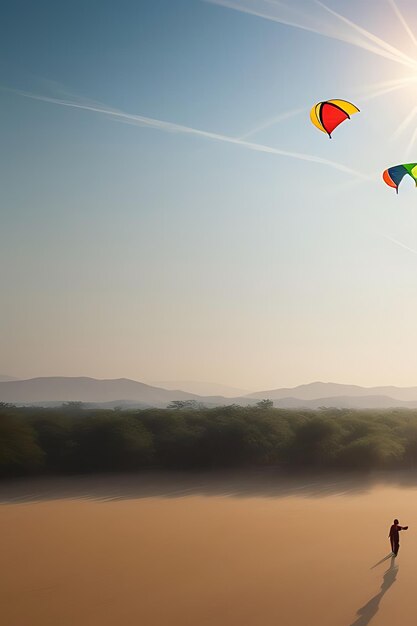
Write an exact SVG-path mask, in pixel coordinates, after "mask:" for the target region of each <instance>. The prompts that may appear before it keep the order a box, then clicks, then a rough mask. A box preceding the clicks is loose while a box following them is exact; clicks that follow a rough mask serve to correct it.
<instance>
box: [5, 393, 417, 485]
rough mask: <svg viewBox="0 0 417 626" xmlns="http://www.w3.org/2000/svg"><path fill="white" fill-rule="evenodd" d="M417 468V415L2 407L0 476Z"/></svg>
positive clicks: (267, 406) (265, 408) (187, 407)
mask: <svg viewBox="0 0 417 626" xmlns="http://www.w3.org/2000/svg"><path fill="white" fill-rule="evenodd" d="M416 465H417V411H415V410H407V409H395V410H394V409H392V410H363V411H359V410H347V409H346V410H345V409H331V408H328V409H325V408H323V409H320V410H317V411H311V410H285V409H275V408H273V407H272V402H271V401H269V400H264V401H261V402H258V404H257V405H255V406H247V407H240V406H235V405H231V406H223V407H216V408H204V407H202V406H200V405H195V404H193V403H187V402H185V403H182V402H174V403H172V405H171V406H170V408H167V409H143V410H121V409H114V410H104V409H100V410H97V409H88V408H83V406H82V404H80V403H67V404H66V405H63V406H62V407H59V408H39V407H15V406H13V405H8V404H0V477H9V476H18V475H33V474H38V473H44V474H45V473H46V474H59V473H90V472H106V471H139V470H142V469H145V468H164V469H177V470H178V469H181V470H201V469H204V470H207V469H220V468H231V467H234V468H237V467H260V466H276V467H277V468H282V469H283V470H293V469H295V468H297V469H300V470H304V469H305V470H330V469H331V470H335V469H340V470H352V469H358V470H369V469H373V468H385V469H387V468H411V467H415V466H416Z"/></svg>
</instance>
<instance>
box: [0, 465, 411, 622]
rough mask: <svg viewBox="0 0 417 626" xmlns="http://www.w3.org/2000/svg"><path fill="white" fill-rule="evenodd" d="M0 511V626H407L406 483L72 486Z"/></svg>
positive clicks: (176, 480) (99, 482)
mask: <svg viewBox="0 0 417 626" xmlns="http://www.w3.org/2000/svg"><path fill="white" fill-rule="evenodd" d="M0 502H1V505H0V537H1V539H0V541H1V574H0V577H1V580H0V583H1V584H0V605H1V614H2V623H3V624H5V625H7V626H113V625H114V626H116V625H117V626H119V625H123V626H295V625H297V626H351V625H352V626H366V625H367V624H369V623H372V626H385V625H388V624H389V625H390V626H392V625H393V624H396V625H399V626H411V625H412V626H415V624H416V623H417V595H416V594H417V591H416V590H417V558H416V557H417V485H416V484H414V482H413V481H411V483H410V484H405V483H403V482H402V481H401V480H399V481H398V484H396V483H395V482H392V483H389V484H385V483H384V481H382V482H378V483H375V484H374V483H373V482H372V481H369V482H366V483H364V482H362V481H361V480H358V479H355V480H353V481H350V480H344V481H340V480H336V481H334V480H333V481H332V480H329V479H326V480H324V479H323V480H322V481H317V480H309V481H308V480H307V481H306V480H302V479H301V478H298V479H297V478H295V479H294V480H292V481H291V482H290V483H285V484H284V483H283V482H280V481H276V480H275V479H267V480H266V479H264V478H262V477H259V476H258V477H255V479H253V478H250V477H240V478H236V477H235V478H227V479H224V478H221V477H217V478H215V479H212V478H208V477H192V478H185V477H174V476H170V477H168V478H164V477H158V476H144V477H139V478H135V477H124V476H121V477H110V476H109V477H100V478H82V477H80V478H74V479H71V480H68V479H65V480H61V481H60V480H43V481H37V482H32V483H28V482H24V481H17V482H14V483H9V484H3V485H0ZM394 516H398V517H399V518H400V523H401V522H402V523H404V524H406V523H408V524H409V525H410V529H409V530H408V531H407V532H404V533H403V534H402V536H401V548H400V553H399V556H398V558H397V559H396V560H395V563H394V561H393V560H391V559H390V558H388V559H387V560H385V561H384V562H382V563H380V564H379V565H376V567H373V566H374V565H375V564H376V563H378V562H379V561H380V560H381V559H383V558H384V557H385V556H387V554H388V553H389V544H388V539H387V534H388V528H389V525H390V523H391V520H392V518H393V517H394Z"/></svg>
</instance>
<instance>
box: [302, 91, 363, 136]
mask: <svg viewBox="0 0 417 626" xmlns="http://www.w3.org/2000/svg"><path fill="white" fill-rule="evenodd" d="M355 113H359V109H358V107H357V106H355V105H354V104H352V103H351V102H347V101H346V100H325V101H324V102H319V103H318V104H315V105H314V106H313V108H312V109H311V111H310V118H311V121H312V122H313V124H314V126H316V128H318V129H319V130H321V131H322V132H323V133H327V134H328V135H329V137H330V139H331V138H332V135H331V133H332V132H333V131H334V129H335V128H336V127H337V126H339V124H341V123H342V122H344V121H345V120H349V119H350V116H351V115H354V114H355Z"/></svg>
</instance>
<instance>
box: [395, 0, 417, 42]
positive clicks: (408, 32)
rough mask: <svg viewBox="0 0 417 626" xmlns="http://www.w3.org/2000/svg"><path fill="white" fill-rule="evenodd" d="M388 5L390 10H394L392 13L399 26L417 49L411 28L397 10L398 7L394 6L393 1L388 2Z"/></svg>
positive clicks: (416, 40)
mask: <svg viewBox="0 0 417 626" xmlns="http://www.w3.org/2000/svg"><path fill="white" fill-rule="evenodd" d="M388 2H389V4H390V5H391V6H392V8H393V9H394V12H395V14H396V16H397V17H398V19H399V21H400V22H401V24H402V25H403V27H404V29H405V31H406V33H407V34H408V35H409V37H410V39H411V41H412V42H413V44H414V45H415V46H416V47H417V39H416V37H415V35H414V33H413V31H412V30H411V28H410V27H409V25H408V24H407V22H406V20H405V18H404V16H403V14H402V13H401V11H400V9H399V8H398V6H397V5H396V4H395V1H394V0H388Z"/></svg>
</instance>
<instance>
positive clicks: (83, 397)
mask: <svg viewBox="0 0 417 626" xmlns="http://www.w3.org/2000/svg"><path fill="white" fill-rule="evenodd" d="M5 379H6V380H5ZM217 388H218V386H217ZM264 398H268V399H270V400H273V402H274V406H276V407H280V408H291V409H296V408H306V409H317V408H319V407H335V408H355V409H371V408H378V409H381V408H393V407H403V408H417V387H392V386H388V387H360V386H357V385H342V384H338V383H322V382H315V383H310V384H308V385H299V386H298V387H292V388H282V389H272V390H267V391H258V392H256V393H251V394H248V395H239V396H236V397H232V398H231V397H225V396H223V395H199V394H196V393H190V392H188V391H183V390H181V389H176V390H175V389H164V388H163V387H156V386H152V385H146V384H145V383H141V382H138V381H135V380H129V379H127V378H119V379H109V380H97V379H95V378H87V377H79V378H70V377H65V376H54V377H43V378H31V379H29V380H14V379H12V377H8V376H3V377H1V378H0V402H10V403H14V404H18V405H27V404H36V405H41V406H51V405H59V404H61V403H63V402H70V401H76V402H77V401H78V402H84V403H88V404H89V405H91V406H102V407H109V408H110V407H114V406H124V407H138V408H144V407H166V406H167V405H168V404H169V403H170V402H172V401H173V400H194V401H196V402H199V403H202V404H204V405H205V406H221V405H226V404H239V405H247V404H255V403H256V402H258V401H259V400H261V399H264Z"/></svg>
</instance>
